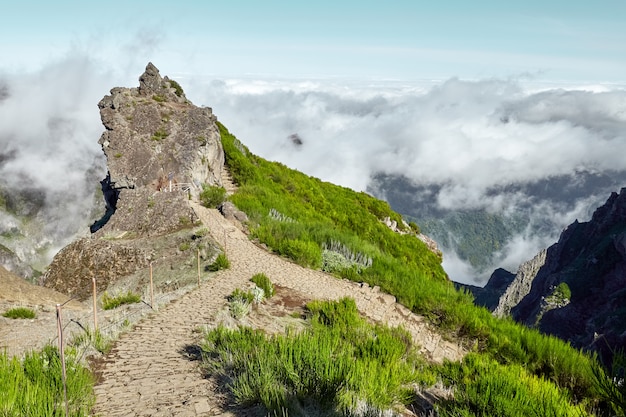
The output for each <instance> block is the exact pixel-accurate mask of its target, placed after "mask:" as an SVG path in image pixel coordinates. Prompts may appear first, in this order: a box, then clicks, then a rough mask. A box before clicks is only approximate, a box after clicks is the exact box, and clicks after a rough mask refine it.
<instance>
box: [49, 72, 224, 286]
mask: <svg viewBox="0 0 626 417" xmlns="http://www.w3.org/2000/svg"><path fill="white" fill-rule="evenodd" d="M98 107H99V108H100V116H101V119H102V123H103V125H104V127H105V129H106V130H105V131H104V133H103V134H102V136H101V137H100V140H99V143H100V144H101V145H102V150H103V151H104V154H105V156H106V159H107V166H108V175H107V177H106V178H105V179H104V180H102V181H101V185H102V191H103V194H104V198H105V202H106V214H105V216H104V217H103V218H102V219H101V220H99V221H98V222H96V223H94V225H92V227H91V230H92V236H91V237H90V238H85V239H81V240H78V241H76V242H74V243H72V244H70V245H68V246H66V247H65V248H64V249H62V250H61V251H60V252H59V253H58V254H57V256H55V258H54V260H53V262H52V264H51V265H50V267H49V269H48V271H47V272H46V273H45V275H44V276H43V277H42V279H41V281H42V283H43V284H44V285H45V286H48V287H52V288H55V289H57V290H59V291H62V292H65V293H67V294H71V295H76V296H78V297H81V298H82V297H85V296H87V295H88V293H86V292H85V291H88V285H86V284H88V283H89V282H91V278H92V277H93V278H97V285H98V290H99V291H101V290H104V289H106V288H107V287H108V286H109V285H110V284H111V283H114V282H115V281H116V280H119V279H120V278H123V277H127V276H129V275H132V274H135V273H136V272H137V271H139V270H141V269H145V268H146V267H147V266H148V265H149V264H150V262H153V261H158V262H161V263H169V264H170V265H171V268H172V269H176V268H179V269H180V268H181V267H179V266H178V265H176V264H177V263H179V262H183V263H184V264H185V265H186V266H183V267H182V268H183V269H184V268H187V267H188V266H190V265H191V264H190V262H189V260H188V259H187V258H193V259H194V260H195V258H196V257H195V256H194V254H195V253H196V252H197V254H198V258H202V260H204V261H207V262H208V261H209V260H210V259H211V258H212V257H213V256H214V255H215V252H216V250H215V247H216V245H215V243H214V242H213V241H212V240H211V239H210V238H209V237H208V236H207V235H206V234H202V233H201V234H197V233H196V232H194V231H193V230H192V229H193V228H194V227H195V226H196V225H197V222H198V219H197V217H196V215H195V213H194V211H193V209H192V208H191V207H190V205H189V200H190V199H192V198H196V197H197V196H198V194H199V193H200V191H201V190H202V186H203V185H204V184H206V185H221V178H222V170H223V168H224V152H223V149H222V144H221V139H220V135H219V129H218V127H217V125H216V118H215V116H213V114H212V111H211V109H210V108H206V107H205V108H200V107H196V106H194V105H193V104H191V103H190V102H189V100H187V98H186V97H185V95H184V93H183V90H182V88H181V87H180V85H178V83H176V82H175V81H173V80H170V79H168V78H167V77H164V78H162V77H161V76H160V75H159V70H158V69H157V68H156V67H155V66H154V65H152V63H149V64H148V66H147V67H146V70H145V72H144V73H143V74H142V75H141V76H140V77H139V87H138V88H121V87H118V88H113V89H112V90H111V94H110V95H107V96H105V97H104V98H103V99H102V100H101V101H100V102H99V103H98ZM194 249H195V251H194ZM187 264H189V265H187ZM143 275H144V276H145V274H143ZM168 285H169V284H168Z"/></svg>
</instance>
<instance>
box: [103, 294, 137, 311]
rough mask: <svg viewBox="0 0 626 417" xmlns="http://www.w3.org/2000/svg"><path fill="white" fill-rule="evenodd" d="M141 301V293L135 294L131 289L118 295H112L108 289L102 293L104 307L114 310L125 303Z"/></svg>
mask: <svg viewBox="0 0 626 417" xmlns="http://www.w3.org/2000/svg"><path fill="white" fill-rule="evenodd" d="M140 301H141V297H140V296H139V294H135V293H133V292H132V291H131V290H128V291H127V292H126V293H125V294H119V295H116V296H110V295H109V293H107V292H106V291H105V293H104V294H102V308H103V309H105V310H112V309H114V308H117V307H119V306H121V305H123V304H134V303H138V302H140Z"/></svg>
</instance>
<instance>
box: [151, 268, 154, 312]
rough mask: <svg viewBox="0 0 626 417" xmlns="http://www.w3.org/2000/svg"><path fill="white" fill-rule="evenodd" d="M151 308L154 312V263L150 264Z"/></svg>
mask: <svg viewBox="0 0 626 417" xmlns="http://www.w3.org/2000/svg"><path fill="white" fill-rule="evenodd" d="M150 307H151V308H152V309H153V310H154V285H153V283H152V262H150Z"/></svg>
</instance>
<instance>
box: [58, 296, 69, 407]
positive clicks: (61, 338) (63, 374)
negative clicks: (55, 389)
mask: <svg viewBox="0 0 626 417" xmlns="http://www.w3.org/2000/svg"><path fill="white" fill-rule="evenodd" d="M61 321H62V320H61V304H57V330H58V334H59V355H60V356H61V376H62V378H63V398H64V399H65V417H67V416H68V415H69V407H68V404H67V375H66V373H65V351H64V348H63V325H62V323H61Z"/></svg>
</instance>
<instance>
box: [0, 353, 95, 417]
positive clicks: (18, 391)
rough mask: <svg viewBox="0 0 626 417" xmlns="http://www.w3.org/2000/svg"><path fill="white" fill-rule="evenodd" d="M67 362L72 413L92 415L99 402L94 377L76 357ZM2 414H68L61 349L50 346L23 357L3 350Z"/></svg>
mask: <svg viewBox="0 0 626 417" xmlns="http://www.w3.org/2000/svg"><path fill="white" fill-rule="evenodd" d="M65 361H66V372H67V373H66V380H67V399H68V404H69V407H68V408H69V415H70V416H76V417H78V416H88V415H90V412H91V409H92V407H93V405H94V404H95V395H94V393H93V385H94V380H93V376H92V374H91V372H89V370H88V369H87V368H85V367H84V366H82V365H81V364H80V363H79V361H78V360H77V358H75V357H74V356H72V355H70V354H67V355H66V358H65ZM0 415H2V416H52V417H62V416H65V403H64V394H63V384H62V371H61V360H60V356H59V353H58V349H56V348H54V347H52V346H50V345H48V346H46V347H44V348H43V349H42V350H41V351H38V352H37V351H33V352H29V353H27V354H26V356H25V357H24V359H23V360H20V359H18V358H17V357H13V358H9V357H8V355H7V353H6V352H0Z"/></svg>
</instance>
